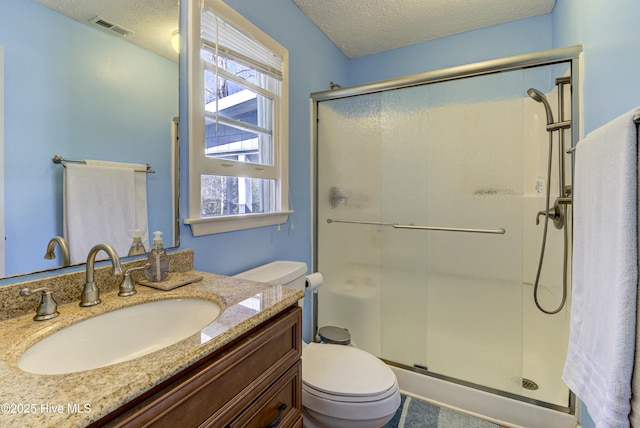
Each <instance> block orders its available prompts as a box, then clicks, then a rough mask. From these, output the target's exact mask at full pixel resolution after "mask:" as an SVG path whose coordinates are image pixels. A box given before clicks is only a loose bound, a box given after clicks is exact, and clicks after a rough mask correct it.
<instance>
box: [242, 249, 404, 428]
mask: <svg viewBox="0 0 640 428" xmlns="http://www.w3.org/2000/svg"><path fill="white" fill-rule="evenodd" d="M306 271H307V265H306V264H305V263H300V262H273V263H269V264H267V265H263V266H259V267H257V268H255V269H252V270H250V271H247V272H243V273H240V274H238V275H236V277H237V278H242V279H251V280H253V281H260V282H265V283H268V284H275V285H285V286H290V287H294V288H300V285H301V284H302V287H304V279H305V273H306ZM399 406H400V389H399V386H398V381H397V379H396V376H395V374H394V373H393V371H392V370H391V369H390V368H389V367H388V366H387V365H386V364H385V363H383V362H382V361H381V360H380V359H378V358H376V357H375V356H373V355H371V354H369V353H368V352H366V351H364V350H362V349H358V348H356V347H353V346H346V345H335V344H328V343H322V344H320V343H309V344H304V343H303V349H302V415H303V426H304V427H305V428H380V427H382V426H384V425H385V424H386V423H387V422H389V421H390V420H391V419H392V418H393V415H394V414H395V412H396V410H397V409H398V407H399Z"/></svg>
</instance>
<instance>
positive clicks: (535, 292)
mask: <svg viewBox="0 0 640 428" xmlns="http://www.w3.org/2000/svg"><path fill="white" fill-rule="evenodd" d="M552 158H553V134H552V133H551V132H549V162H548V164H547V194H546V207H547V208H546V210H545V216H544V231H543V232H542V246H541V248H540V261H539V262H538V271H537V272H536V281H535V283H534V285H533V300H534V302H535V304H536V306H537V308H538V309H539V310H540V311H541V312H543V313H545V314H547V315H554V314H557V313H558V312H560V311H561V310H562V308H563V307H564V304H565V302H566V301H567V262H568V255H567V253H568V243H569V231H568V228H567V224H566V208H565V207H564V206H561V208H560V209H561V210H562V215H564V223H563V225H562V229H563V233H564V246H563V261H562V300H561V301H560V305H558V307H557V308H556V309H554V310H551V311H549V310H546V309H544V308H543V307H542V305H541V304H540V301H539V300H538V288H539V286H540V274H541V272H542V262H543V260H544V252H545V247H546V245H547V230H548V228H549V203H550V202H551V162H552Z"/></svg>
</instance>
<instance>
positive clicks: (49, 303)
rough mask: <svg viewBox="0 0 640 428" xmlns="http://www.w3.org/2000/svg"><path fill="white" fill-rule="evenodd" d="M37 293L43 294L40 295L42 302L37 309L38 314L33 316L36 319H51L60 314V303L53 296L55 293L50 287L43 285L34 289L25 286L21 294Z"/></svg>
mask: <svg viewBox="0 0 640 428" xmlns="http://www.w3.org/2000/svg"><path fill="white" fill-rule="evenodd" d="M35 293H42V295H41V297H40V304H39V305H38V309H36V316H35V317H33V320H34V321H44V320H49V319H51V318H55V317H57V316H58V315H60V313H59V312H58V303H57V302H56V301H55V299H54V298H53V293H52V292H51V289H50V288H48V287H41V288H36V289H33V290H30V289H28V288H23V289H22V290H20V295H21V296H31V295H32V294H35Z"/></svg>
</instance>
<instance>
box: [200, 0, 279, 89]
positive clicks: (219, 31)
mask: <svg viewBox="0 0 640 428" xmlns="http://www.w3.org/2000/svg"><path fill="white" fill-rule="evenodd" d="M201 25H202V28H201V32H202V34H201V37H202V40H203V43H204V44H205V46H207V45H208V46H209V47H210V48H211V49H214V50H215V49H216V48H217V51H218V53H219V54H221V55H225V56H229V57H231V58H233V59H234V60H236V61H239V62H242V63H245V64H246V65H248V66H250V67H253V68H255V69H257V70H259V71H260V72H262V73H265V74H267V75H269V76H271V77H274V78H276V79H278V80H282V79H283V72H282V58H280V57H279V56H277V55H276V54H274V53H273V52H271V51H270V50H269V49H267V48H266V47H264V46H263V45H262V44H260V43H258V42H257V41H255V40H253V39H251V38H250V37H248V36H246V35H245V34H244V33H241V32H240V31H238V30H236V29H235V28H234V27H233V26H232V25H231V24H229V23H228V22H226V21H224V20H223V19H222V18H220V17H219V16H217V15H215V14H214V13H213V12H211V11H210V10H207V9H204V10H203V13H202V24H201Z"/></svg>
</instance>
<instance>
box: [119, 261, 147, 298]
mask: <svg viewBox="0 0 640 428" xmlns="http://www.w3.org/2000/svg"><path fill="white" fill-rule="evenodd" d="M149 267H151V265H150V264H149V263H147V264H145V265H144V266H140V267H135V268H131V269H128V270H126V271H124V277H123V278H122V282H121V283H120V291H119V292H118V296H120V297H127V296H133V295H134V294H136V293H137V291H136V288H135V286H134V285H133V281H132V280H131V272H135V271H137V270H144V269H149Z"/></svg>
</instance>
